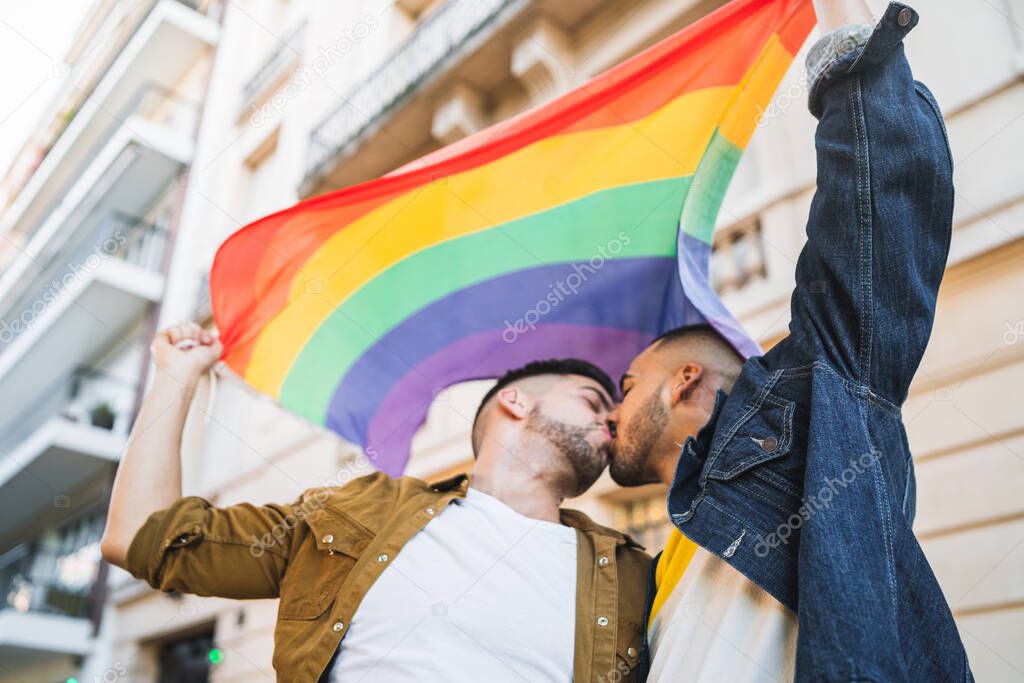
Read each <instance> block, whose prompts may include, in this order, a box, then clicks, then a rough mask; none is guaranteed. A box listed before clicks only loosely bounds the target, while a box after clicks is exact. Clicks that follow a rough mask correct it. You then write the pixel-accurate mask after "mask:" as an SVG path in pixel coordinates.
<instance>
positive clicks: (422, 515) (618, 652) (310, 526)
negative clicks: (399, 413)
mask: <svg viewBox="0 0 1024 683" xmlns="http://www.w3.org/2000/svg"><path fill="white" fill-rule="evenodd" d="M468 486H469V479H468V478H467V477H466V476H465V475H460V476H458V477H455V478H453V479H449V480H447V481H443V482H440V483H437V484H433V485H430V484H427V483H426V482H424V481H421V480H419V479H414V478H412V477H401V478H399V479H392V478H390V477H388V476H386V475H384V474H382V473H376V474H371V475H368V476H365V477H361V478H359V479H355V480H353V481H352V482H351V483H349V484H347V485H346V486H343V487H329V488H314V489H309V490H307V491H305V492H304V493H303V494H302V496H301V497H300V498H299V499H298V500H297V501H295V502H294V503H292V504H289V505H264V506H259V507H258V506H255V505H250V504H247V503H243V504H240V505H233V506H231V507H224V508H218V507H214V506H212V505H211V504H210V503H209V502H207V501H206V500H204V499H202V498H198V497H194V496H193V497H188V498H182V499H180V500H178V501H177V502H176V503H174V505H172V506H171V507H170V508H168V509H166V510H161V511H159V512H155V513H153V514H152V515H151V516H150V517H149V519H147V520H146V523H145V524H144V525H143V526H142V528H141V529H139V531H138V533H137V534H136V535H135V538H134V539H132V543H131V546H130V548H129V550H128V562H127V569H128V571H130V572H131V573H132V575H133V576H135V577H136V578H139V579H142V580H144V581H146V582H147V583H148V584H149V585H151V586H152V587H154V588H157V589H160V590H164V591H170V590H174V591H178V592H181V593H193V594H195V595H213V596H219V597H225V598H238V599H245V598H278V597H279V598H280V599H281V601H280V603H279V605H278V612H277V625H276V627H275V630H274V658H273V663H274V669H275V670H276V672H277V676H278V679H279V680H282V681H288V682H289V683H291V682H297V681H317V680H318V679H319V678H320V676H321V674H322V673H323V672H324V670H325V669H326V668H327V665H328V663H329V662H330V661H331V657H332V656H333V655H334V653H335V651H336V650H337V649H338V643H340V642H341V641H342V640H343V639H344V638H345V634H346V633H347V632H348V626H349V624H350V623H351V622H352V617H353V615H354V614H355V613H356V610H357V609H358V608H359V603H360V602H361V601H362V599H363V596H364V595H366V593H367V591H368V590H369V589H370V586H372V585H373V582H374V581H376V580H377V577H379V576H380V575H381V572H382V571H383V570H384V569H385V568H386V567H387V566H388V563H389V561H390V560H392V559H393V558H394V557H395V556H396V555H397V554H398V553H399V552H401V550H402V547H403V546H404V545H405V544H406V543H407V542H408V541H409V539H410V538H412V537H413V535H414V534H416V532H418V531H419V530H420V529H422V528H423V527H424V526H425V525H426V524H427V522H429V521H430V520H431V519H433V517H434V516H436V515H438V514H440V513H441V512H443V510H444V509H445V506H446V505H448V503H450V502H451V501H452V500H453V499H455V498H462V497H464V496H465V495H466V489H467V488H468ZM561 520H562V523H563V524H566V525H568V526H571V527H573V528H575V529H576V537H577V541H578V553H577V558H578V559H577V575H576V641H575V649H574V661H573V669H574V671H573V680H575V681H595V682H603V681H609V680H611V681H630V680H634V678H635V668H636V665H637V663H638V660H639V654H640V648H641V644H642V642H643V634H642V624H641V622H642V620H643V610H644V598H645V593H646V586H647V572H648V566H649V563H650V558H649V557H648V556H647V555H646V554H645V553H644V552H643V549H642V548H641V547H640V546H639V545H637V544H636V543H635V542H634V541H633V540H632V539H630V538H629V537H628V536H626V535H625V534H622V533H620V532H618V531H615V530H613V529H608V528H606V527H603V526H600V525H598V524H596V523H594V522H593V521H592V520H591V519H590V518H589V517H587V516H586V515H584V514H583V513H581V512H578V511H575V510H562V511H561ZM540 559H541V558H538V560H540ZM495 618H498V615H496V616H495ZM567 645H568V644H567Z"/></svg>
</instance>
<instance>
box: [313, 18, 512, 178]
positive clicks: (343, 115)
mask: <svg viewBox="0 0 1024 683" xmlns="http://www.w3.org/2000/svg"><path fill="white" fill-rule="evenodd" d="M517 1H518V0H488V1H481V0H448V2H446V3H444V4H443V5H441V6H440V7H438V8H437V9H436V10H434V11H432V12H430V13H429V14H428V15H427V16H426V17H424V18H423V20H422V21H421V22H420V23H419V24H418V25H417V26H416V28H415V29H414V30H413V32H412V34H411V35H410V36H409V38H408V39H407V40H406V41H405V42H404V43H403V44H402V45H400V46H399V47H398V48H397V49H396V50H395V51H394V52H393V53H392V54H391V55H390V56H388V57H387V58H386V59H385V60H384V61H383V62H382V64H381V66H380V67H378V68H377V70H376V71H374V72H373V73H371V74H370V75H369V76H368V77H367V78H366V79H364V80H363V81H362V82H361V83H359V84H358V85H357V86H355V87H354V88H353V89H352V90H351V91H350V92H349V93H348V95H347V96H346V97H345V98H344V101H343V102H342V103H341V104H340V105H339V106H338V107H337V108H336V109H335V110H334V111H332V112H331V113H330V114H328V115H327V116H326V117H325V118H324V120H323V121H322V122H321V123H320V124H319V125H318V126H317V127H316V128H315V129H314V130H313V132H312V133H310V150H309V163H308V165H307V173H306V177H307V179H309V178H313V177H315V176H317V175H318V174H319V173H320V172H321V167H322V166H323V165H324V163H325V162H327V161H328V160H329V159H331V158H333V157H334V156H336V155H338V154H341V153H343V152H344V151H345V150H346V148H347V147H348V146H349V145H350V144H352V143H353V142H354V141H356V140H358V139H359V138H360V137H361V136H362V134H363V132H364V131H365V130H366V129H367V128H369V127H370V126H371V125H372V124H373V123H374V122H375V121H377V120H378V119H379V118H380V117H381V116H382V115H384V114H386V113H387V112H388V111H389V110H391V109H392V108H393V107H394V106H395V105H396V104H397V103H399V102H400V101H402V100H403V99H405V98H406V97H408V96H409V95H410V94H411V93H412V92H414V91H415V90H416V89H417V87H419V86H420V85H421V83H422V82H423V80H424V79H425V78H426V77H427V76H428V75H429V74H430V73H431V72H432V71H434V70H435V69H436V68H437V67H438V66H439V65H440V64H441V63H442V62H443V61H444V60H445V59H446V58H447V57H449V55H451V54H453V53H455V52H456V51H458V49H459V48H460V47H462V46H463V45H464V44H466V43H467V42H468V41H469V40H470V39H471V38H472V37H473V36H474V35H476V34H477V33H478V32H479V31H481V30H482V29H483V28H484V27H485V26H487V25H488V24H489V23H490V22H491V21H492V20H494V19H495V18H496V17H497V16H498V15H499V14H500V13H501V12H502V11H503V10H504V9H505V8H506V7H507V6H509V5H512V4H514V3H515V2H517Z"/></svg>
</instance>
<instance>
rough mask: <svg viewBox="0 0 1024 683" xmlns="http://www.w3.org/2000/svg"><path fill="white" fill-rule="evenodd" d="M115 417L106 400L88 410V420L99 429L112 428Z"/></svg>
mask: <svg viewBox="0 0 1024 683" xmlns="http://www.w3.org/2000/svg"><path fill="white" fill-rule="evenodd" d="M116 417H117V416H116V415H115V414H114V410H113V408H111V407H110V404H109V403H107V402H106V401H104V402H103V403H100V404H99V405H96V406H94V407H93V409H92V410H90V411H89V421H90V422H91V423H92V426H93V427H99V428H100V429H113V428H114V419H115V418H116Z"/></svg>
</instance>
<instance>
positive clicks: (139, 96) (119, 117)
mask: <svg viewBox="0 0 1024 683" xmlns="http://www.w3.org/2000/svg"><path fill="white" fill-rule="evenodd" d="M197 115H198V108H197V106H196V104H195V103H194V102H191V101H189V100H186V99H184V98H182V97H181V96H180V95H178V94H177V93H174V92H172V91H170V90H167V89H166V88H163V87H161V86H159V85H156V84H154V83H147V84H145V85H143V86H142V87H140V88H139V90H138V91H137V92H136V93H135V95H134V96H133V97H132V98H131V100H130V101H129V102H128V104H127V105H125V106H124V107H123V108H122V109H121V111H120V112H118V113H117V114H116V115H114V116H113V118H114V120H113V121H111V122H110V123H109V124H107V127H106V128H105V129H104V130H103V133H102V134H101V135H100V137H99V139H98V140H97V141H96V142H95V143H94V144H93V145H92V150H93V153H90V154H87V155H85V158H83V159H82V161H80V162H79V164H78V166H77V167H76V168H75V169H74V170H73V171H72V172H71V173H70V174H69V175H68V181H67V182H66V183H65V184H64V187H62V188H61V189H60V191H59V192H57V193H56V194H55V199H54V200H53V201H52V202H51V203H50V205H49V206H47V207H46V209H45V210H44V211H43V213H42V218H40V219H39V220H37V221H36V222H35V224H33V225H32V226H19V230H18V231H19V232H20V233H23V236H22V243H23V244H24V243H27V242H28V241H29V240H30V239H31V238H32V235H34V234H35V232H36V231H37V230H38V229H39V228H41V227H42V226H43V225H44V224H45V223H46V221H47V220H48V219H49V218H50V216H51V215H53V213H54V212H55V211H56V210H57V209H58V208H59V207H60V206H61V205H62V204H63V202H64V197H65V196H66V194H67V192H68V191H69V190H70V189H71V186H72V185H74V183H75V182H77V181H78V179H79V178H80V177H81V176H82V174H83V173H84V172H85V170H86V168H87V167H88V166H89V165H90V164H91V163H92V162H93V161H94V160H95V156H96V155H95V152H96V151H98V150H100V149H102V148H103V146H104V145H106V144H107V143H108V142H110V140H111V138H113V137H114V135H115V134H116V133H117V131H118V130H120V129H121V127H122V126H123V125H124V123H125V122H126V121H127V120H128V119H129V118H130V117H132V116H140V117H142V118H144V119H146V120H147V121H151V122H153V123H156V124H158V125H161V126H163V127H166V128H168V129H170V130H172V131H174V132H176V133H179V134H182V135H186V136H188V137H190V138H191V137H192V136H193V135H194V132H195V127H196V120H197V119H196V117H197ZM17 253H18V252H17V251H15V250H10V251H9V252H7V253H6V257H7V258H6V260H5V261H3V262H0V271H3V269H4V268H5V267H6V266H7V265H8V262H9V261H10V260H13V259H14V257H15V256H16V255H17Z"/></svg>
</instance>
